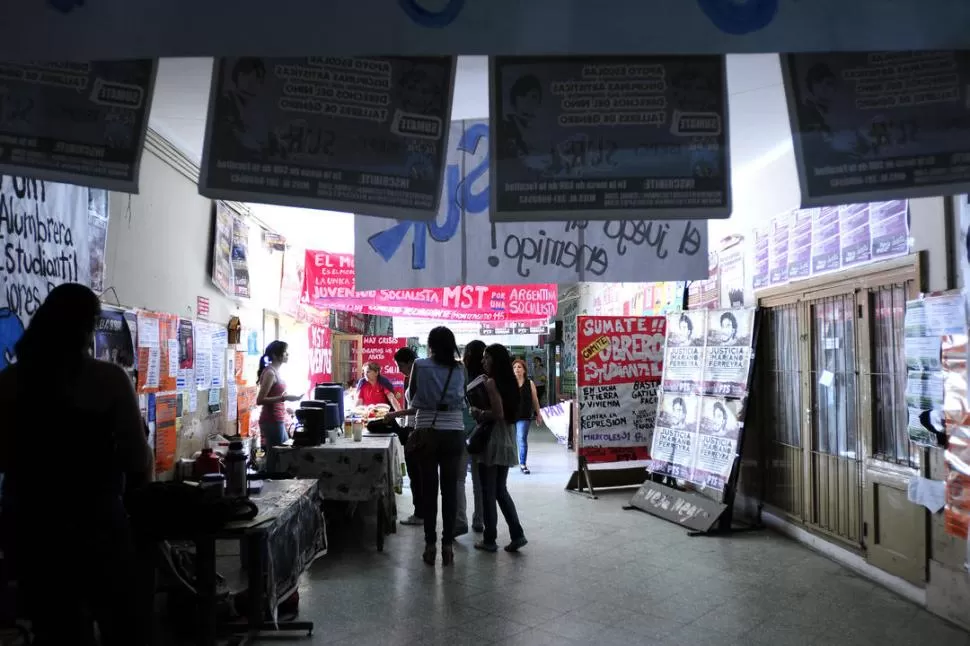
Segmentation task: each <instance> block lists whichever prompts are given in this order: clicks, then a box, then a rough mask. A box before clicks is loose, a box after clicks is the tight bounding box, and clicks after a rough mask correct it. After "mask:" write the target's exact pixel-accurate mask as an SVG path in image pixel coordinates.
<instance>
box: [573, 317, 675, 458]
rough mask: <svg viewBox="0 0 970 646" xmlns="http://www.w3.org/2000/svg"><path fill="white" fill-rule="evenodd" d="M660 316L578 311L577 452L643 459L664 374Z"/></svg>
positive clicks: (663, 326) (662, 319) (647, 451)
mask: <svg viewBox="0 0 970 646" xmlns="http://www.w3.org/2000/svg"><path fill="white" fill-rule="evenodd" d="M666 326H667V320H666V318H665V317H663V316H580V317H578V318H577V319H576V327H577V348H576V350H577V352H576V358H577V367H578V370H579V374H578V378H577V382H578V385H579V410H580V417H579V455H581V456H583V457H585V458H586V459H587V461H589V462H627V461H635V460H648V459H649V458H650V441H651V439H652V436H653V428H654V426H655V423H656V416H657V401H658V396H659V393H658V389H659V387H660V380H661V377H662V376H663V358H664V347H665V341H664V338H665V336H664V334H665V331H666Z"/></svg>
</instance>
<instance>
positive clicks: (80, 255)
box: [0, 175, 91, 369]
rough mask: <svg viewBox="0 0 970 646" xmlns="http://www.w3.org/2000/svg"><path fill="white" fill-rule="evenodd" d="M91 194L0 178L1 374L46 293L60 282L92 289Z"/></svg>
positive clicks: (29, 180) (77, 187) (7, 177)
mask: <svg viewBox="0 0 970 646" xmlns="http://www.w3.org/2000/svg"><path fill="white" fill-rule="evenodd" d="M89 194H90V192H89V190H88V189H86V188H83V187H80V186H71V185H68V184H54V183H52V182H44V181H41V180H36V179H25V178H22V177H12V176H9V175H4V176H0V237H2V238H3V243H4V246H5V249H6V251H5V262H3V263H2V265H0V284H2V288H3V301H2V302H0V369H2V368H5V367H7V366H8V365H9V364H10V363H12V362H13V359H14V356H15V350H14V347H15V345H16V343H17V341H18V340H19V339H20V337H21V336H22V335H23V333H24V329H26V327H27V324H28V323H29V322H30V318H31V317H32V316H33V315H34V312H36V311H37V308H38V307H40V305H41V303H43V302H44V299H46V298H47V294H48V293H50V291H51V290H52V289H54V288H55V287H57V286H58V285H60V284H61V283H80V284H82V285H90V283H91V263H90V262H89V254H90V253H91V240H90V236H89V231H90V227H89V222H90V220H89V213H88V200H89Z"/></svg>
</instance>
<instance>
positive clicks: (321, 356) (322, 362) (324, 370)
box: [307, 324, 333, 388]
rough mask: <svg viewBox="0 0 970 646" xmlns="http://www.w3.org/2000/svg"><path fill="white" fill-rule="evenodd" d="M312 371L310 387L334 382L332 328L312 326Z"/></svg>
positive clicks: (310, 372)
mask: <svg viewBox="0 0 970 646" xmlns="http://www.w3.org/2000/svg"><path fill="white" fill-rule="evenodd" d="M307 334H308V335H309V341H310V370H309V373H308V374H307V379H309V381H310V387H311V388H312V387H313V386H315V385H317V384H325V383H329V382H331V381H333V350H332V349H331V344H330V328H327V327H324V326H322V325H316V324H313V325H310V327H309V332H308V333H307Z"/></svg>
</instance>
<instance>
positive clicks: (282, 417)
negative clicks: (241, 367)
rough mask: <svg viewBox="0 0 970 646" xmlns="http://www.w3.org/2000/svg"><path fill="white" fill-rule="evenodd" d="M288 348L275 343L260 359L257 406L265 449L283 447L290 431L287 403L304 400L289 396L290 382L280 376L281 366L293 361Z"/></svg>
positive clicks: (284, 344) (270, 345)
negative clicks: (287, 383) (258, 407)
mask: <svg viewBox="0 0 970 646" xmlns="http://www.w3.org/2000/svg"><path fill="white" fill-rule="evenodd" d="M287 348H288V346H287V345H286V343H284V342H283V341H273V342H272V343H270V344H269V345H268V346H266V352H264V353H263V356H262V358H260V360H259V368H257V369H256V383H257V384H259V391H258V392H257V393H256V404H257V405H258V406H262V407H263V408H262V410H260V411H259V434H260V435H261V436H262V438H263V446H264V447H270V446H280V445H282V444H283V443H284V442H286V440H287V439H288V437H289V435H288V434H287V432H286V402H295V401H300V396H299V395H287V394H286V382H285V381H283V378H282V377H281V376H280V367H281V366H282V365H283V364H284V363H286V362H287V360H289V358H290V355H289V353H288V352H287Z"/></svg>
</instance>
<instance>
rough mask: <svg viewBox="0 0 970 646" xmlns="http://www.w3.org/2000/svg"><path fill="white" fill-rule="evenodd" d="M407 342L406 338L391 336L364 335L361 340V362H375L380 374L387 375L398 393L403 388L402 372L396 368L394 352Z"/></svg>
mask: <svg viewBox="0 0 970 646" xmlns="http://www.w3.org/2000/svg"><path fill="white" fill-rule="evenodd" d="M407 344H408V340H407V338H402V337H393V336H365V337H364V339H363V342H362V353H363V358H364V360H363V363H364V365H365V366H366V365H367V364H369V363H376V364H377V365H378V366H380V369H381V370H380V374H382V375H384V376H385V377H387V378H388V379H389V380H390V382H391V383H392V384H394V388H395V389H396V390H397V391H398V392H399V393H400V392H402V391H403V390H404V374H403V373H401V371H399V370H398V369H397V362H396V361H394V353H395V352H397V351H398V350H400V349H401V348H404V347H406V346H407Z"/></svg>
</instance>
